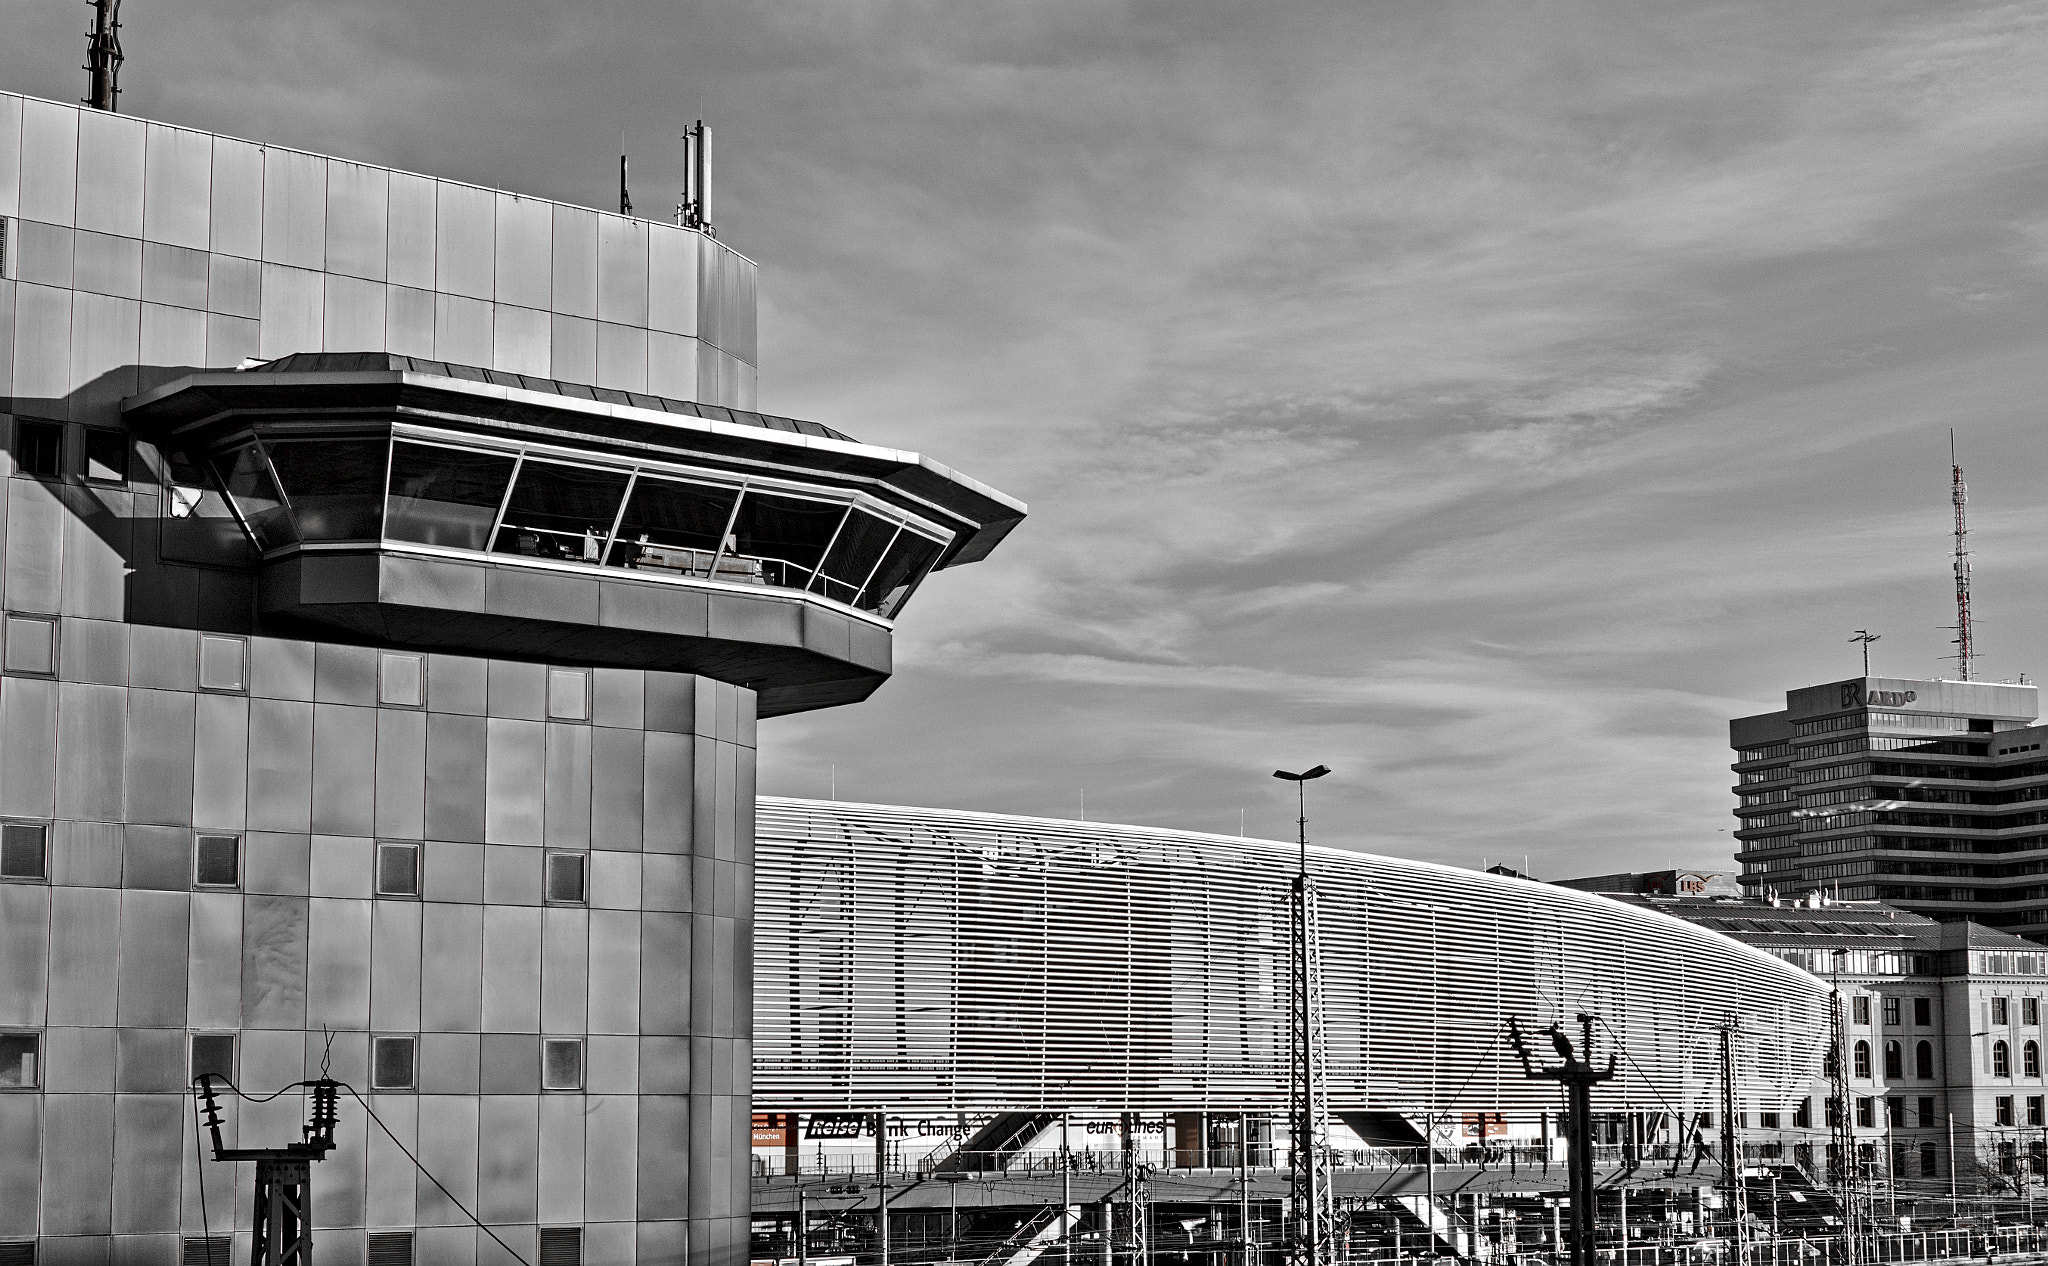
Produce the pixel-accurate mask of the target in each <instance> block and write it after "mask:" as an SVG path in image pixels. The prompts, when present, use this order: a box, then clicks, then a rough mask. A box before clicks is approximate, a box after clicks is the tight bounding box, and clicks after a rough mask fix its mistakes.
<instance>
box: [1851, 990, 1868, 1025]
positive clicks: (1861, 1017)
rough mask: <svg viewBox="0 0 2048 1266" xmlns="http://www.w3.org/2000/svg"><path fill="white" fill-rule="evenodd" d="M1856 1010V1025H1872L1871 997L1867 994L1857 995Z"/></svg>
mask: <svg viewBox="0 0 2048 1266" xmlns="http://www.w3.org/2000/svg"><path fill="white" fill-rule="evenodd" d="M1854 1010H1855V1012H1856V1023H1858V1024H1868V1023H1870V995H1869V994H1865V993H1859V994H1857V995H1856V999H1855V1002H1854Z"/></svg>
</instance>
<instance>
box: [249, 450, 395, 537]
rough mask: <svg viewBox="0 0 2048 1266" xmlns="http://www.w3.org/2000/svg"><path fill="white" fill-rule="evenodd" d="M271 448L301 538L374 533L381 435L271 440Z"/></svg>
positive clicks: (379, 513)
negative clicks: (334, 438) (375, 437)
mask: <svg viewBox="0 0 2048 1266" xmlns="http://www.w3.org/2000/svg"><path fill="white" fill-rule="evenodd" d="M269 449H270V465H271V468H272V469H273V470H275V471H276V472H277V481H278V482H279V483H280V484H283V485H284V493H285V496H287V497H289V498H290V499H291V509H292V518H293V519H294V520H295V521H296V522H297V523H298V528H299V535H300V537H301V538H303V539H305V540H308V541H360V540H374V539H375V538H376V536H377V534H378V529H379V528H380V527H381V526H382V523H381V520H382V519H383V517H384V458H385V443H384V441H383V440H382V439H355V440H272V441H271V442H270V444H269Z"/></svg>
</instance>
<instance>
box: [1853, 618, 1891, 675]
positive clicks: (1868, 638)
mask: <svg viewBox="0 0 2048 1266" xmlns="http://www.w3.org/2000/svg"><path fill="white" fill-rule="evenodd" d="M1883 636H1884V634H1882V633H1872V632H1871V631H1870V630H1869V629H1857V630H1856V636H1855V637H1852V638H1850V639H1849V640H1850V641H1852V642H1861V643H1863V675H1864V676H1865V677H1868V676H1870V644H1871V643H1872V642H1875V641H1876V640H1877V639H1879V638H1881V637H1883Z"/></svg>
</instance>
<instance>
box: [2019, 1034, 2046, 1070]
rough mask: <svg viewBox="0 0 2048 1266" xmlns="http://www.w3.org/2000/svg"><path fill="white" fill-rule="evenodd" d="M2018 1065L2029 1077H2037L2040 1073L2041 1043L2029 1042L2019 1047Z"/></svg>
mask: <svg viewBox="0 0 2048 1266" xmlns="http://www.w3.org/2000/svg"><path fill="white" fill-rule="evenodd" d="M2020 1067H2021V1068H2023V1069H2025V1070H2026V1072H2027V1076H2029V1077H2039V1076H2040V1075H2041V1044H2040V1043H2039V1042H2029V1043H2027V1044H2026V1045H2025V1046H2022V1047H2020Z"/></svg>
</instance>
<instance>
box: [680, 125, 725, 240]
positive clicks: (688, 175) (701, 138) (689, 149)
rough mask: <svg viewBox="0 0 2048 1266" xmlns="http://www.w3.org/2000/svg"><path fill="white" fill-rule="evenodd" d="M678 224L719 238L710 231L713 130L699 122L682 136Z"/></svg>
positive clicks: (715, 233) (713, 231) (714, 230)
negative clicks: (680, 193)
mask: <svg viewBox="0 0 2048 1266" xmlns="http://www.w3.org/2000/svg"><path fill="white" fill-rule="evenodd" d="M676 223H677V224H680V225H682V226H683V227H684V228H686V229H696V230H698V231H699V232H701V233H703V234H705V235H706V236H708V237H717V236H718V230H716V229H714V228H712V227H711V129H710V127H709V126H707V125H706V124H705V122H704V120H702V119H699V120H697V121H696V122H695V123H693V124H691V125H690V126H689V127H688V128H686V129H685V130H684V132H683V200H682V201H681V202H679V203H677V204H676Z"/></svg>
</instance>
